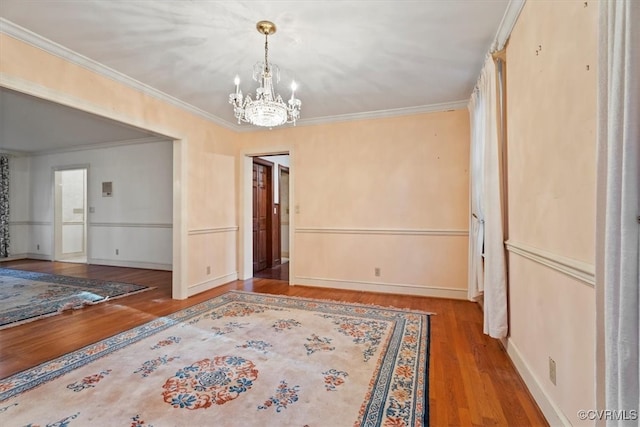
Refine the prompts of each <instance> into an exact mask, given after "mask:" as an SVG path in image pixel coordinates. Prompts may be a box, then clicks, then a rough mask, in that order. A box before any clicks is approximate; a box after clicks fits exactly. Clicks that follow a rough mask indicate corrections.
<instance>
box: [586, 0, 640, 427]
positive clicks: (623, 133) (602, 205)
mask: <svg viewBox="0 0 640 427" xmlns="http://www.w3.org/2000/svg"><path fill="white" fill-rule="evenodd" d="M600 31H601V33H600V46H599V94H598V104H599V108H598V110H599V131H598V208H597V217H598V218H597V224H598V234H597V235H598V239H597V253H598V261H597V266H596V268H597V271H596V274H597V280H598V282H597V286H599V287H602V288H600V290H599V291H600V292H599V295H602V296H603V301H602V307H603V309H604V344H605V351H604V354H605V364H604V365H605V366H604V393H605V406H606V408H605V409H609V410H615V411H626V413H625V412H622V414H623V415H625V414H626V415H627V416H626V417H621V416H618V417H610V418H626V420H625V419H621V420H614V419H609V420H608V421H607V425H608V426H632V425H633V426H638V425H640V421H638V417H636V418H635V420H632V419H630V418H634V417H633V416H632V415H631V411H634V410H635V411H639V410H640V393H639V388H640V367H639V365H640V360H639V359H640V351H639V347H640V332H639V331H640V328H639V319H640V295H639V294H640V278H639V273H638V271H639V268H640V267H639V264H640V248H639V246H640V231H639V228H640V225H639V223H638V222H639V221H640V217H639V215H640V196H639V194H638V193H639V192H640V190H639V186H640V1H637V0H615V1H613V0H611V1H604V0H603V1H602V2H601V4H600ZM636 414H637V415H640V413H639V412H636Z"/></svg>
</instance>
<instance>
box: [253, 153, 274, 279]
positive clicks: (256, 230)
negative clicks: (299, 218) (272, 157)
mask: <svg viewBox="0 0 640 427" xmlns="http://www.w3.org/2000/svg"><path fill="white" fill-rule="evenodd" d="M271 191H272V190H271V166H269V164H268V162H260V161H258V159H254V163H253V272H254V273H255V272H257V271H260V270H264V269H265V268H267V267H270V259H271V252H272V243H271V241H272V236H271V234H272V233H271V205H272V203H273V195H272V193H271Z"/></svg>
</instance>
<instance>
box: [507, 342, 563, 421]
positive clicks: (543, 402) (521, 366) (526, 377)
mask: <svg viewBox="0 0 640 427" xmlns="http://www.w3.org/2000/svg"><path fill="white" fill-rule="evenodd" d="M505 341H506V342H505ZM500 342H501V344H502V346H503V347H504V348H505V350H506V351H507V354H508V355H509V358H510V359H511V361H512V362H513V364H514V366H515V367H516V370H517V371H518V373H519V374H520V377H521V378H522V380H523V381H524V383H525V384H526V385H527V388H528V389H529V392H530V393H531V395H532V396H533V399H534V400H535V401H536V403H537V404H538V406H539V407H540V410H541V411H542V413H543V414H544V416H545V418H546V419H547V421H548V422H549V425H551V426H566V427H570V426H571V425H572V424H571V421H569V419H568V418H567V417H566V416H565V415H564V414H563V413H562V411H561V410H560V408H559V407H558V405H556V404H555V403H554V402H553V399H551V397H550V396H549V395H548V394H547V393H546V392H545V391H544V388H543V387H542V385H541V382H540V379H539V378H538V377H537V376H536V374H534V372H533V370H532V369H531V367H530V366H529V364H528V363H527V362H526V360H524V358H523V357H522V353H521V352H520V350H518V348H517V347H516V345H515V344H514V343H513V341H512V340H511V339H508V338H507V339H505V340H500Z"/></svg>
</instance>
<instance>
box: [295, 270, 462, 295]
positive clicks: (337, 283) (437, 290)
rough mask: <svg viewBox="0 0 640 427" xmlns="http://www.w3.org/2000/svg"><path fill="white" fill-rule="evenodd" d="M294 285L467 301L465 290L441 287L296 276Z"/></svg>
mask: <svg viewBox="0 0 640 427" xmlns="http://www.w3.org/2000/svg"><path fill="white" fill-rule="evenodd" d="M294 282H295V284H296V285H302V286H304V285H312V286H317V287H320V288H332V289H348V290H353V291H367V292H382V293H387V294H400V295H415V296H422V297H436V298H450V299H458V300H466V299H467V290H466V289H458V288H448V287H441V286H422V285H413V284H403V283H382V282H364V281H359V280H358V281H356V280H343V279H329V278H324V277H307V276H296V277H295V280H294Z"/></svg>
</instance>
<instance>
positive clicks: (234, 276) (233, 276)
mask: <svg viewBox="0 0 640 427" xmlns="http://www.w3.org/2000/svg"><path fill="white" fill-rule="evenodd" d="M234 280H238V272H237V271H234V272H233V273H229V274H225V275H222V276H218V277H215V278H213V279H209V280H205V281H204V282H200V283H196V284H193V285H189V287H188V291H187V293H188V295H189V296H192V295H195V294H199V293H200V292H204V291H208V290H209V289H213V288H217V287H218V286H222V285H225V284H227V283H229V282H233V281H234Z"/></svg>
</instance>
